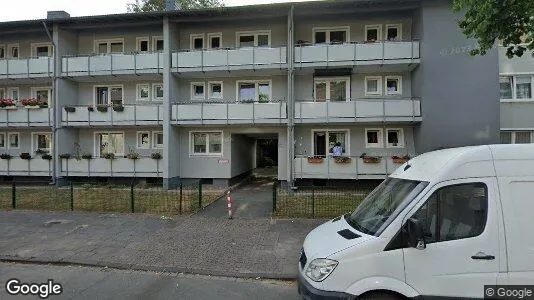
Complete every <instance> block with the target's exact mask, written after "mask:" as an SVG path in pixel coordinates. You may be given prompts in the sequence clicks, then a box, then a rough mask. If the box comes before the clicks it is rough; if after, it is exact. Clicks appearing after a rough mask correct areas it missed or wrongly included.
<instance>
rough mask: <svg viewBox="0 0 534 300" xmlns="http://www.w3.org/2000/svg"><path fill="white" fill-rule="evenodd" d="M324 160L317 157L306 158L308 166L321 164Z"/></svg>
mask: <svg viewBox="0 0 534 300" xmlns="http://www.w3.org/2000/svg"><path fill="white" fill-rule="evenodd" d="M323 160H324V158H323V157H322V156H319V155H314V156H308V163H310V164H322V163H323Z"/></svg>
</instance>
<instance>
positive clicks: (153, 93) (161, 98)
mask: <svg viewBox="0 0 534 300" xmlns="http://www.w3.org/2000/svg"><path fill="white" fill-rule="evenodd" d="M158 87H161V90H163V83H153V84H152V100H153V101H163V98H164V97H163V96H162V97H158V96H157V94H156V90H157V88H158ZM164 93H165V91H164Z"/></svg>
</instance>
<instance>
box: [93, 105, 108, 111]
mask: <svg viewBox="0 0 534 300" xmlns="http://www.w3.org/2000/svg"><path fill="white" fill-rule="evenodd" d="M96 110H98V111H99V112H107V111H108V107H107V106H101V105H99V106H97V107H96Z"/></svg>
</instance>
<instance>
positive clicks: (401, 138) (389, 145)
mask: <svg viewBox="0 0 534 300" xmlns="http://www.w3.org/2000/svg"><path fill="white" fill-rule="evenodd" d="M390 131H397V132H398V134H397V139H398V140H399V143H398V144H397V145H396V146H395V145H393V144H392V143H390V142H389V139H388V138H389V135H388V134H389V132H390ZM365 137H366V138H367V135H366V136H365ZM385 139H386V146H387V148H404V130H403V128H386V134H385Z"/></svg>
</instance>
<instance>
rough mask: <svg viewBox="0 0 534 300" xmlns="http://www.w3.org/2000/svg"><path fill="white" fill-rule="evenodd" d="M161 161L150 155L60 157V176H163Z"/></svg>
mask: <svg viewBox="0 0 534 300" xmlns="http://www.w3.org/2000/svg"><path fill="white" fill-rule="evenodd" d="M162 165H163V163H162V161H161V160H158V159H152V158H150V157H141V158H139V159H129V158H126V157H119V158H115V159H106V158H100V157H98V158H92V159H84V158H80V159H77V158H69V159H64V158H63V159H61V175H62V176H94V177H103V176H105V177H108V176H109V177H110V176H113V177H160V176H163V173H162V172H163V168H162Z"/></svg>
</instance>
